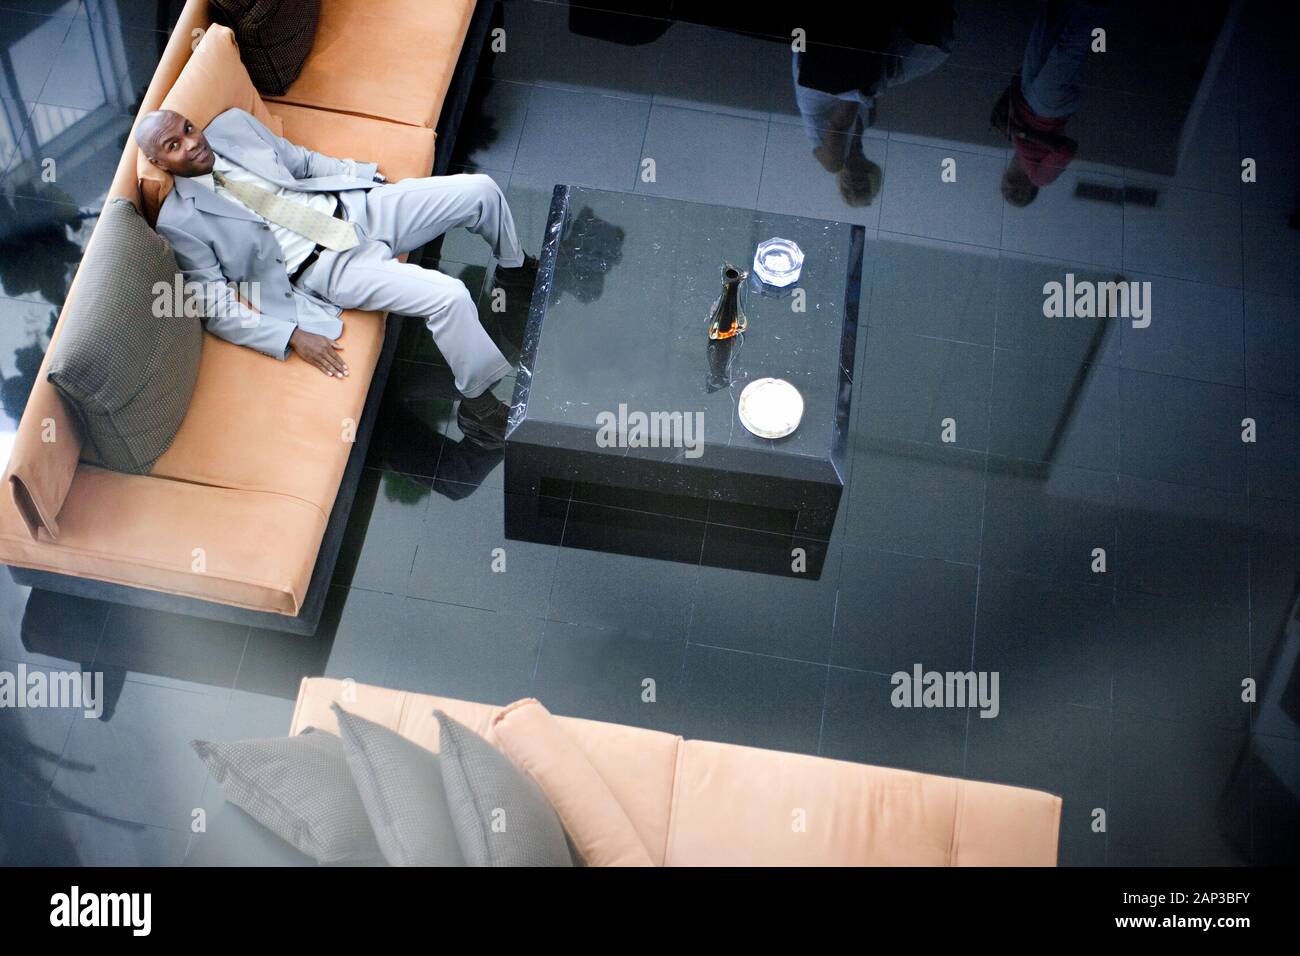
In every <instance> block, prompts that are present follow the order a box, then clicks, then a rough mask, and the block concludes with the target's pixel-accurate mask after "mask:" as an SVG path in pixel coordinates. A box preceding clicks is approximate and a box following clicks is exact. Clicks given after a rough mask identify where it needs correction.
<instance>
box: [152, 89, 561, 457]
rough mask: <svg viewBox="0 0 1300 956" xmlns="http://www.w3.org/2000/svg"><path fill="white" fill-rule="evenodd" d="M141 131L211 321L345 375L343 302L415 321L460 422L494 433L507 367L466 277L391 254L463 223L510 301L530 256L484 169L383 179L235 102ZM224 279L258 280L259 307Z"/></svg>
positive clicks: (162, 225)
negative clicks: (166, 178) (163, 180)
mask: <svg viewBox="0 0 1300 956" xmlns="http://www.w3.org/2000/svg"><path fill="white" fill-rule="evenodd" d="M136 142H137V143H138V144H139V146H140V149H141V151H142V152H143V153H144V154H145V156H146V157H148V159H149V161H150V162H151V163H153V164H154V165H155V166H158V167H159V168H160V169H164V170H166V171H167V172H169V173H171V174H172V175H173V176H174V177H175V182H176V188H175V189H173V190H172V192H171V193H169V194H168V196H167V198H166V199H165V200H164V201H163V205H162V209H161V210H160V211H159V214H158V223H157V230H158V232H159V234H160V235H162V236H163V237H165V238H166V239H167V240H168V242H170V243H171V246H172V249H173V251H174V252H175V253H176V261H177V263H178V264H179V265H180V267H181V269H182V270H183V271H184V273H185V279H186V281H187V282H196V283H199V285H200V288H201V289H202V290H203V294H204V300H205V301H204V304H205V315H206V316H207V319H206V326H207V329H208V331H210V332H212V333H213V334H215V335H218V336H220V337H221V338H224V339H227V340H229V341H231V342H234V343H235V344H237V345H245V346H248V347H250V348H254V349H257V350H258V351H260V352H264V353H266V354H267V355H271V356H274V357H275V358H277V359H282V360H283V359H285V358H287V357H288V354H289V352H291V351H292V352H296V353H297V354H298V355H300V356H301V357H302V358H303V359H305V360H306V361H308V362H310V363H311V364H312V365H314V366H316V367H317V368H319V369H320V370H321V371H322V372H323V373H324V374H326V375H328V376H331V377H340V378H341V377H344V376H346V375H347V374H348V366H347V363H346V362H345V361H344V360H343V356H342V355H340V354H339V353H340V352H341V351H343V346H342V345H340V344H339V341H338V339H339V337H340V336H341V335H342V334H343V322H342V319H341V318H340V315H341V313H342V311H343V310H344V309H373V310H378V311H388V312H396V313H400V314H403V315H417V316H421V317H423V318H424V319H425V322H426V324H427V325H428V328H429V331H430V332H431V333H432V334H433V338H434V341H435V342H436V343H437V345H438V348H439V350H440V351H441V352H442V354H443V357H444V358H446V360H447V364H448V365H449V366H450V367H451V370H452V373H453V374H454V376H455V379H456V388H457V389H458V390H459V391H460V393H461V395H462V396H463V399H462V401H461V402H460V407H459V408H458V410H457V420H458V422H459V424H460V427H461V431H462V432H463V433H464V434H465V435H466V437H468V438H469V439H471V440H472V441H475V442H476V443H478V444H480V445H484V446H487V447H496V446H499V445H500V444H501V442H502V441H503V439H504V436H505V426H506V418H507V409H506V407H505V406H504V405H503V404H502V403H501V402H500V401H498V400H497V398H496V397H495V396H494V395H493V394H492V392H491V391H490V389H491V387H492V385H493V384H494V383H495V382H496V381H498V380H499V379H501V378H502V377H503V376H505V375H507V374H509V373H510V371H511V365H510V363H509V362H508V361H507V360H506V358H505V356H504V355H502V354H501V350H500V349H498V348H497V346H496V344H495V343H493V341H492V339H491V338H490V337H489V336H488V334H487V332H486V331H485V330H484V329H483V326H482V324H481V323H480V322H479V317H478V309H477V307H476V305H475V303H474V300H473V298H472V297H471V296H470V294H469V292H468V290H466V288H465V286H464V284H463V283H461V282H460V281H459V280H457V279H453V278H451V277H450V276H446V275H443V274H442V273H440V272H435V271H433V270H432V269H424V268H421V267H420V266H417V265H413V264H410V263H403V262H399V261H397V259H396V258H395V257H396V256H398V255H400V254H401V253H403V252H410V251H412V250H414V249H418V248H420V247H421V246H423V245H425V244H426V243H428V242H431V241H432V240H433V239H435V238H437V237H438V236H440V235H442V234H443V233H444V232H446V231H447V230H448V229H451V228H452V227H454V226H464V227H465V228H467V229H469V230H470V231H471V232H475V233H477V234H478V235H480V236H482V237H483V238H484V239H485V240H487V242H488V244H489V245H490V246H491V247H492V252H493V255H495V256H496V258H497V260H498V268H497V280H496V285H497V286H499V287H501V288H503V289H504V290H505V291H506V296H507V301H509V299H510V297H511V296H512V295H513V296H517V297H519V298H521V299H524V300H526V299H527V297H528V296H529V295H530V294H531V292H532V286H533V280H534V278H535V276H536V270H537V261H536V259H533V258H532V257H530V256H525V255H524V252H523V250H522V249H521V248H520V245H519V239H518V237H517V236H516V235H515V224H514V220H513V218H512V217H511V215H510V207H509V206H508V205H507V204H506V200H505V197H504V196H502V194H501V190H500V189H499V188H497V185H496V183H495V182H493V181H492V179H491V178H490V177H488V176H484V175H480V174H463V175H456V176H429V177H424V178H418V179H406V180H403V181H401V182H399V183H386V182H385V181H384V178H383V177H382V176H380V175H379V174H378V172H377V169H376V167H375V164H374V163H358V162H354V161H353V160H350V159H334V158H333V157H330V156H324V155H322V154H320V153H316V152H312V151H311V150H309V149H305V148H304V147H302V146H297V145H295V144H293V143H291V142H289V141H288V140H286V139H284V138H283V137H280V136H276V135H275V134H274V133H272V132H271V131H270V130H269V129H267V128H266V126H265V125H263V124H262V123H261V122H260V121H258V120H257V119H256V118H254V117H253V116H251V115H250V114H249V113H247V112H245V111H244V110H240V109H230V110H226V111H225V112H224V113H221V114H220V115H218V116H217V117H216V118H215V119H213V121H212V122H211V123H210V124H208V127H207V129H206V130H199V129H198V128H197V127H195V125H194V124H193V123H191V122H190V121H189V120H188V119H186V118H185V117H183V116H181V115H179V114H178V113H174V112H171V111H170V110H158V111H155V112H153V113H149V114H147V115H146V116H145V117H143V118H142V119H141V121H140V123H139V125H138V127H137V128H136ZM333 220H338V222H335V221H333ZM230 283H237V284H240V285H241V288H251V289H254V290H256V292H257V295H256V299H257V301H256V303H255V305H256V310H254V309H250V308H249V307H248V306H246V305H245V304H243V303H242V302H240V301H239V298H238V296H237V295H236V293H235V291H234V289H232V287H231V285H230Z"/></svg>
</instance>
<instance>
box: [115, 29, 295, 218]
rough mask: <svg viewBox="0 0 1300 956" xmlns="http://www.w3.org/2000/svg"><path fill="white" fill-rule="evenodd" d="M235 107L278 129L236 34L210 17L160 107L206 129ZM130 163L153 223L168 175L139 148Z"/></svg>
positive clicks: (169, 182)
mask: <svg viewBox="0 0 1300 956" xmlns="http://www.w3.org/2000/svg"><path fill="white" fill-rule="evenodd" d="M234 107H239V108H240V109H241V110H244V111H245V112H248V113H251V114H252V115H253V116H256V117H257V118H258V119H259V120H261V121H262V122H263V123H265V124H266V126H267V127H268V128H269V129H270V130H271V132H273V133H275V134H276V135H279V134H280V122H279V120H277V119H276V118H275V117H273V116H272V115H271V114H270V112H269V111H268V110H267V108H266V104H265V103H263V102H262V98H261V97H260V96H258V95H257V89H256V87H254V86H253V81H252V80H251V79H249V77H248V71H247V70H246V69H244V64H243V61H241V60H240V59H239V46H238V45H237V44H236V43H235V34H234V33H233V32H231V30H230V29H229V28H228V27H223V26H221V25H220V24H215V23H214V24H212V25H211V26H210V27H208V28H207V30H206V31H205V32H204V34H203V39H202V40H200V41H199V45H198V46H197V47H195V49H194V52H193V54H191V56H190V59H189V62H188V63H186V64H185V68H184V69H182V70H181V74H180V76H178V77H177V78H176V83H175V84H174V85H173V86H172V88H171V90H170V91H169V92H168V93H167V95H166V96H165V97H163V101H162V104H161V105H160V106H159V109H164V110H172V111H174V112H177V113H179V114H181V115H182V116H184V117H185V118H186V119H188V120H189V121H190V122H192V123H193V124H194V125H195V126H197V127H198V128H199V129H206V128H207V125H208V124H209V123H211V122H212V120H213V119H214V118H215V117H216V116H217V115H218V114H221V113H224V112H225V111H226V110H228V109H232V108H234ZM135 169H136V176H137V177H138V178H139V180H140V202H141V204H142V208H143V211H144V214H145V218H146V219H148V220H149V222H150V223H155V222H157V221H158V210H160V209H161V208H162V204H163V200H164V199H166V198H167V194H168V193H169V192H171V189H172V175H171V173H168V172H164V171H163V170H161V169H159V168H158V167H157V166H155V165H154V164H153V163H151V162H149V160H148V159H147V158H146V157H145V155H144V153H139V154H138V155H137V158H136V165H135Z"/></svg>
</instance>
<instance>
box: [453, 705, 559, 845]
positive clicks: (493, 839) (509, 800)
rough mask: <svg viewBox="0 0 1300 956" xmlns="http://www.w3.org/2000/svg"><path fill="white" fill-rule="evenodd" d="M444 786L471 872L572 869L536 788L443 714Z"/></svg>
mask: <svg viewBox="0 0 1300 956" xmlns="http://www.w3.org/2000/svg"><path fill="white" fill-rule="evenodd" d="M433 713H434V716H435V717H437V718H438V728H439V730H438V733H439V738H438V739H439V744H438V749H439V751H440V754H441V758H442V759H441V764H442V783H443V786H444V787H445V788H446V791H447V804H448V806H449V807H450V808H451V818H452V820H453V821H454V822H455V826H456V837H457V839H458V840H459V841H460V849H461V852H462V853H464V854H465V860H466V862H468V863H469V865H470V866H573V858H572V857H571V856H570V853H569V845H568V840H567V838H566V836H565V834H564V827H563V826H562V825H561V824H560V818H559V817H558V816H556V814H555V810H554V808H552V806H551V804H550V802H549V801H548V800H547V799H546V796H545V795H544V794H543V793H542V790H541V788H540V787H539V786H537V784H536V783H535V782H533V781H532V780H531V779H529V778H528V777H526V776H525V775H524V774H523V773H522V772H521V771H520V770H518V769H517V768H516V767H515V765H514V764H512V763H511V762H510V760H509V759H508V758H507V757H506V756H505V754H503V753H501V752H500V751H498V750H497V749H496V748H495V747H493V746H492V745H491V744H489V743H488V742H487V741H486V740H484V739H483V738H482V737H480V736H479V735H478V734H476V733H474V731H472V730H470V729H469V728H468V727H466V726H465V725H464V724H460V723H457V722H456V721H454V720H452V719H451V718H450V717H448V716H447V715H446V714H444V713H443V712H442V711H440V710H435V711H434V712H433Z"/></svg>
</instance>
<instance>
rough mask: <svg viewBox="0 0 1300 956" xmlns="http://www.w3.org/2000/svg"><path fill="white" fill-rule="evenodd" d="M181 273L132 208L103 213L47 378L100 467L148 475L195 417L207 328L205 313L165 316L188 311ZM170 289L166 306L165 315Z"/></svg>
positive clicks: (118, 204) (110, 207) (115, 204)
mask: <svg viewBox="0 0 1300 956" xmlns="http://www.w3.org/2000/svg"><path fill="white" fill-rule="evenodd" d="M178 271H179V270H178V268H177V266H176V258H175V256H173V255H172V250H171V246H169V245H168V244H167V240H166V239H164V238H162V236H160V235H158V234H157V233H156V232H154V231H153V230H152V229H150V228H149V225H148V224H147V223H146V222H145V221H144V218H143V217H142V216H141V215H140V213H139V212H138V211H137V210H136V208H135V206H133V205H131V203H130V202H128V201H127V200H125V199H115V200H113V201H112V202H110V203H108V204H107V205H106V206H105V207H104V211H103V212H102V213H100V217H99V224H98V225H97V226H96V227H95V237H94V240H93V241H92V242H91V244H90V248H89V250H87V252H86V256H85V258H84V259H82V261H81V267H80V269H79V270H78V273H77V275H78V278H77V290H76V293H75V294H74V295H73V297H72V300H71V302H69V304H68V309H67V314H66V315H64V317H63V327H62V330H61V331H60V332H59V339H58V342H57V343H56V344H55V346H54V354H53V355H51V356H50V366H49V372H48V375H47V377H48V378H49V380H50V382H51V383H52V384H53V385H54V387H55V388H57V389H58V391H59V394H60V395H62V396H63V400H64V403H65V404H66V405H67V406H68V408H69V410H70V411H71V412H72V415H73V417H74V418H76V419H77V423H78V424H79V426H80V427H81V437H82V439H83V442H84V444H85V452H84V454H85V457H86V458H87V459H89V460H91V461H93V462H95V463H96V464H102V465H104V466H105V467H107V468H112V469H114V470H116V471H125V472H130V473H132V474H145V473H146V472H148V471H149V469H150V468H152V467H153V463H154V462H155V461H157V460H158V457H159V456H160V455H162V453H163V452H165V451H166V450H167V448H168V446H169V445H171V443H172V439H174V438H175V437H176V431H177V429H179V428H180V426H181V422H182V421H183V420H184V419H185V413H186V412H187V411H188V410H189V407H190V397H191V396H192V395H193V394H194V383H195V381H196V380H197V379H198V375H199V359H200V357H201V356H202V354H203V326H202V324H201V320H200V319H199V317H198V316H195V315H190V316H186V315H184V314H180V315H173V314H167V313H175V312H178V311H179V312H181V313H184V311H185V310H184V308H181V307H183V306H184V304H185V303H184V302H183V301H182V302H181V303H176V302H174V301H173V299H174V295H173V294H172V292H171V290H173V289H174V288H175V283H176V276H177V273H178ZM160 284H161V285H160ZM163 287H165V288H166V289H167V290H168V292H167V293H164V295H165V296H166V298H165V303H164V304H165V305H167V306H169V308H166V309H164V310H163V311H164V313H165V315H166V317H163V318H159V317H158V316H156V315H155V314H154V312H155V301H156V300H159V293H158V289H160V288H163ZM160 301H161V300H160ZM178 306H180V307H178Z"/></svg>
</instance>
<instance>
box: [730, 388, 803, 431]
mask: <svg viewBox="0 0 1300 956" xmlns="http://www.w3.org/2000/svg"><path fill="white" fill-rule="evenodd" d="M739 412H740V423H741V424H742V425H744V426H745V427H746V428H748V429H749V430H750V431H751V432H753V433H754V434H755V435H757V436H758V437H759V438H784V437H785V436H786V435H789V434H790V433H791V432H793V431H794V430H795V429H796V428H798V427H799V420H800V419H801V418H803V396H802V395H800V394H799V390H798V389H797V388H795V387H794V386H793V385H791V384H790V383H789V382H787V381H786V380H785V379H783V378H758V379H755V380H754V381H752V382H750V383H749V384H748V385H746V386H745V390H744V391H743V392H741V393H740V407H739Z"/></svg>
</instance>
